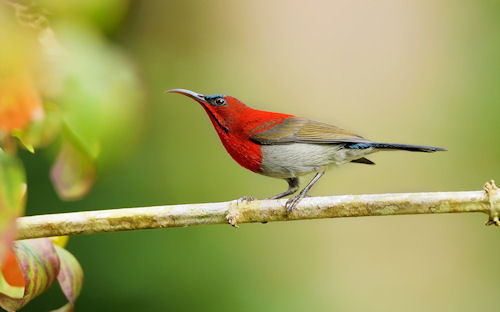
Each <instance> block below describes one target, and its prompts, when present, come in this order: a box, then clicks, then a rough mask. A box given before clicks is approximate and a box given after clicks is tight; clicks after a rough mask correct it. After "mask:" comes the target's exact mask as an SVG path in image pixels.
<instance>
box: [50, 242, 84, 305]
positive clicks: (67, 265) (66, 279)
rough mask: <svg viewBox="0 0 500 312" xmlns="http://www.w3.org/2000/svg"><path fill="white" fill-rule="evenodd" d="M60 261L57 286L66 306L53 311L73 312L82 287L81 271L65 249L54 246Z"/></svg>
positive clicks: (78, 264)
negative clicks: (65, 299) (63, 296)
mask: <svg viewBox="0 0 500 312" xmlns="http://www.w3.org/2000/svg"><path fill="white" fill-rule="evenodd" d="M55 248H56V252H57V254H58V255H59V260H60V261H61V268H60V269H59V274H58V275H57V280H58V281H59V286H61V290H62V292H63V293H64V295H65V296H66V298H67V299H68V304H66V305H64V306H63V307H61V308H59V309H57V310H55V311H73V306H74V304H75V300H76V298H77V297H78V295H79V294H80V291H81V289H82V285H83V270H82V267H81V266H80V263H78V261H77V260H76V258H75V257H74V256H73V255H72V254H71V253H69V252H68V251H67V250H66V249H64V248H61V247H59V246H55Z"/></svg>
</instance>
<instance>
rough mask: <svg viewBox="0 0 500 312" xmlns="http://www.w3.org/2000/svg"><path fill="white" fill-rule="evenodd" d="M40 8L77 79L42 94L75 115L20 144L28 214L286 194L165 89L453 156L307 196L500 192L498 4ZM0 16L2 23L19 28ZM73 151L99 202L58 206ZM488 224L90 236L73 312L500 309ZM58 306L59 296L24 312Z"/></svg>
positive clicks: (82, 244) (345, 174) (496, 258)
mask: <svg viewBox="0 0 500 312" xmlns="http://www.w3.org/2000/svg"><path fill="white" fill-rule="evenodd" d="M38 3H39V6H40V7H41V8H42V9H43V10H44V12H46V13H47V16H48V19H49V22H50V25H51V27H52V28H53V30H54V33H55V36H56V37H57V38H58V40H59V41H60V42H61V45H62V46H63V47H64V49H65V50H66V51H67V52H66V53H67V55H69V56H68V57H67V58H66V59H65V60H66V61H65V62H64V63H63V64H62V65H61V64H59V65H58V66H59V67H60V68H58V71H56V70H49V71H48V72H50V73H53V72H56V73H57V72H59V73H60V75H62V76H64V77H66V78H64V79H63V83H62V86H60V88H61V89H62V91H61V90H59V91H57V90H56V91H54V92H55V93H56V94H57V96H51V94H50V92H48V91H47V93H48V94H47V95H45V98H48V99H53V102H54V103H56V104H58V105H59V107H62V108H61V110H63V111H64V110H65V107H67V106H68V105H70V106H71V107H72V108H71V109H69V110H68V111H70V113H68V114H67V115H64V116H65V117H64V118H63V119H64V120H66V122H67V125H69V126H67V127H65V128H64V129H66V130H65V131H66V132H65V133H67V134H66V139H64V138H63V139H57V140H53V141H51V143H50V144H47V146H46V147H44V148H41V149H40V150H37V152H36V153H35V154H32V153H30V152H28V151H26V150H20V151H19V156H20V157H21V158H22V160H23V163H24V166H25V169H26V174H27V179H28V189H29V191H28V202H27V208H26V215H35V214H45V213H56V212H69V211H80V210H96V209H108V208H118V207H134V206H148V205H163V204H180V203H200V202H215V201H226V200H232V199H235V198H239V197H241V196H243V195H254V196H256V197H257V198H264V197H267V196H270V195H273V194H275V193H278V192H280V191H283V190H285V188H286V183H285V182H283V181H282V180H278V179H272V178H267V177H263V176H259V175H256V174H253V173H251V172H249V171H247V170H245V169H243V168H241V167H239V166H238V165H237V164H236V163H235V162H234V161H233V160H232V159H231V158H230V156H229V155H228V154H227V153H226V152H225V150H224V148H223V147H222V144H221V143H220V142H219V139H218V137H217V135H216V133H215V131H214V130H213V129H212V125H211V123H210V121H209V119H208V117H207V116H206V115H205V112H204V111H203V110H202V109H201V107H199V105H198V104H196V103H195V102H193V101H191V100H190V99H188V98H185V97H181V96H179V95H172V94H164V93H163V92H164V91H165V90H167V89H171V88H186V89H190V90H194V91H197V92H200V93H205V94H213V93H224V94H228V95H232V96H235V97H237V98H239V99H240V100H242V101H244V102H245V103H247V104H248V105H249V106H251V107H253V108H257V109H262V110H269V111H279V112H286V113H290V114H294V115H298V116H303V117H308V118H311V119H317V120H321V121H324V122H328V123H332V124H335V125H338V126H341V127H344V128H347V129H349V130H352V131H354V132H356V133H359V134H360V135H363V136H365V137H367V138H369V139H373V140H377V141H382V142H386V141H387V142H396V143H408V144H422V145H433V146H442V147H446V148H447V149H448V152H446V153H436V154H419V153H404V152H393V153H380V154H375V155H373V156H372V157H370V159H371V160H373V161H374V162H376V163H377V165H376V166H364V165H359V164H347V165H345V166H342V167H339V168H331V169H330V171H329V172H328V173H327V174H326V175H325V177H324V178H322V180H321V181H320V183H318V184H317V185H316V186H315V187H314V188H313V190H312V192H311V194H312V195H335V194H363V193H392V192H421V191H462V190H480V189H481V188H482V186H483V184H484V183H485V182H486V181H487V180H489V179H492V178H496V179H497V180H498V181H499V182H500V145H499V144H498V142H499V140H500V88H499V87H498V86H499V85H500V58H499V57H498V56H499V55H500V3H499V2H498V1H489V0H485V1H458V2H457V1H446V0H443V1H417V2H416V1H398V0H383V1H377V2H368V1H321V0H312V1H308V2H304V1H286V2H284V1H264V0H257V1H229V0H217V1H192V0H188V1H186V0H183V1H180V0H178V1H123V0H112V1H97V0H92V1H85V2H79V1H66V2H60V1H55V0H41V1H38ZM3 11H4V12H3V13H2V14H0V19H2V18H3V20H4V21H8V20H9V19H13V18H12V16H13V15H12V14H11V13H9V12H8V11H9V10H8V9H6V8H5V7H4V8H3ZM0 32H1V30H0ZM11 36H12V34H11ZM16 36H19V34H16ZM27 36H29V35H27ZM16 38H19V37H16ZM13 40H14V39H13ZM15 40H17V39H15ZM2 49H4V48H2ZM55 67H56V66H55V65H54V67H52V68H55ZM49 68H51V67H50V66H49ZM44 81H46V80H44ZM39 85H40V84H39ZM48 89H50V88H49V87H48ZM46 90H47V89H46ZM49 91H50V90H49ZM46 102H50V101H46ZM45 104H49V103H45ZM75 116H76V117H75ZM82 116H84V117H82ZM68 129H69V130H68ZM81 133H84V134H85V135H79V134H81ZM75 137H76V138H79V139H76V140H75V139H74V138H75ZM68 138H69V139H68ZM71 138H73V139H71ZM82 138H83V139H82ZM85 138H91V139H89V140H87V139H85ZM94 139H95V140H94ZM75 141H77V142H78V143H74V142H75ZM64 142H73V143H74V144H73V145H77V146H80V147H81V146H83V148H82V149H83V150H85V151H86V154H87V155H88V157H90V158H91V159H93V160H95V163H96V167H95V168H96V169H92V170H90V172H91V173H90V174H88V175H87V176H93V175H95V176H96V177H97V179H95V184H94V185H93V187H91V188H90V187H88V183H87V184H85V183H83V186H82V185H80V186H79V187H80V188H81V189H86V188H89V192H88V194H86V196H84V197H83V198H82V199H80V200H76V201H65V200H61V199H60V197H63V198H66V199H74V198H75V196H74V194H75V193H74V190H73V191H72V190H66V192H65V191H64V186H61V184H60V183H59V186H58V183H57V181H58V178H57V177H55V176H54V175H55V174H54V171H53V170H52V171H51V168H52V166H53V163H54V160H55V159H56V155H57V154H58V151H59V150H60V147H61V145H62V146H65V145H64V144H65V143H64ZM96 142H97V143H96ZM59 156H60V154H59ZM83 162H84V161H83ZM94 171H95V172H94ZM51 176H52V182H53V183H54V184H55V185H56V188H57V187H59V190H58V192H59V196H58V193H56V190H55V188H54V186H53V185H52V184H53V183H51ZM309 178H310V177H305V179H304V180H306V179H309ZM304 182H305V181H303V183H304ZM90 184H93V182H92V183H90ZM86 185H87V186H86ZM72 192H73V193H72ZM77 193H78V192H77ZM76 197H78V196H76ZM486 219H487V217H486V216H485V215H481V214H457V215H433V216H397V217H396V216H394V217H376V218H375V217H365V218H346V219H333V220H315V221H298V222H281V223H270V224H265V225H264V224H245V225H241V226H240V228H239V229H238V230H235V229H233V228H232V227H230V226H228V225H212V226H199V227H193V228H174V229H166V230H149V231H134V232H123V233H111V234H99V235H89V236H78V237H73V238H71V240H70V242H69V244H68V246H67V248H68V250H70V251H71V252H72V253H73V254H74V255H75V256H76V257H77V258H78V260H79V261H80V263H81V265H82V267H83V269H84V272H85V283H84V286H83V290H82V293H81V295H80V297H79V299H78V300H77V302H76V310H77V311H134V310H142V311H167V310H172V311H182V310H203V311H223V310H241V311H282V310H283V311H285V310H286V311H311V310H313V311H332V310H340V311H366V310H368V311H471V310H477V311H497V309H498V300H497V298H498V294H499V293H500V282H499V280H498V275H499V273H498V269H499V267H500V248H498V247H499V246H500V245H499V244H500V231H499V229H496V228H493V227H488V228H487V227H484V226H483V223H484V222H485V221H486ZM63 302H64V297H63V295H62V294H61V292H60V290H59V289H58V287H57V286H53V287H52V288H51V290H50V291H49V292H48V293H45V294H43V295H41V296H40V297H38V298H36V299H35V300H34V301H33V302H31V303H30V304H29V305H28V306H27V307H26V308H25V309H24V310H23V311H47V310H50V309H52V308H55V307H57V306H58V304H59V303H60V305H62V304H63Z"/></svg>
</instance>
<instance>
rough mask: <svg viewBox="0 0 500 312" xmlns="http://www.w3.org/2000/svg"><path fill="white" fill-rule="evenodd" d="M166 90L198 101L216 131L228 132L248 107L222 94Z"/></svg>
mask: <svg viewBox="0 0 500 312" xmlns="http://www.w3.org/2000/svg"><path fill="white" fill-rule="evenodd" d="M167 92H171V93H179V94H183V95H185V96H187V97H190V98H192V99H193V100H195V101H196V102H198V103H200V104H201V106H203V108H204V109H205V111H206V112H207V114H208V116H209V117H210V119H211V120H212V123H213V124H214V127H215V128H216V129H217V132H220V131H223V132H225V133H226V134H227V133H229V130H230V129H231V126H232V125H233V123H234V122H235V121H237V120H238V119H239V117H240V116H241V114H242V113H243V112H244V111H245V110H246V109H247V108H248V107H247V106H246V105H245V104H243V103H242V102H240V101H239V100H238V99H237V98H234V97H232V96H227V95H223V94H213V95H203V94H199V93H196V92H193V91H189V90H185V89H172V90H168V91H167Z"/></svg>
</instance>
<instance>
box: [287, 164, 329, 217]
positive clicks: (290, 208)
mask: <svg viewBox="0 0 500 312" xmlns="http://www.w3.org/2000/svg"><path fill="white" fill-rule="evenodd" d="M323 174H325V171H324V170H323V171H320V172H318V173H316V175H315V176H314V178H312V180H311V182H309V183H308V184H307V185H306V187H304V189H302V191H300V193H299V194H298V195H297V196H294V197H292V198H290V199H289V200H287V201H286V204H285V207H286V215H287V216H288V215H290V214H291V213H292V211H293V208H295V206H297V204H298V203H299V201H301V200H302V198H304V197H305V196H306V195H307V192H309V190H310V189H311V187H312V186H313V185H314V183H316V182H317V181H318V180H319V178H321V177H322V176H323Z"/></svg>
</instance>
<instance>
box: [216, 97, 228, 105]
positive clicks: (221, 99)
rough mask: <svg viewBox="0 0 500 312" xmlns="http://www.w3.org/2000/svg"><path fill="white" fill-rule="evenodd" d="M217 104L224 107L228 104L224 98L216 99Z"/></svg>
mask: <svg viewBox="0 0 500 312" xmlns="http://www.w3.org/2000/svg"><path fill="white" fill-rule="evenodd" d="M215 104H217V105H219V106H222V105H224V104H226V100H225V99H224V98H217V99H215Z"/></svg>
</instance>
